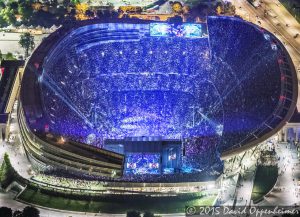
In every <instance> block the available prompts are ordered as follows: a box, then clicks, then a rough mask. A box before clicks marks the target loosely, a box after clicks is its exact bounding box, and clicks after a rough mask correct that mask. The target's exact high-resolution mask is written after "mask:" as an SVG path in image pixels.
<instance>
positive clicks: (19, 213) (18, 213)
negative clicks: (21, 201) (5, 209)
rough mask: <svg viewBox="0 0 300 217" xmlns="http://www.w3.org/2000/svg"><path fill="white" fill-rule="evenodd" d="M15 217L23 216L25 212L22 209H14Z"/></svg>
mask: <svg viewBox="0 0 300 217" xmlns="http://www.w3.org/2000/svg"><path fill="white" fill-rule="evenodd" d="M13 217H23V213H22V211H20V210H16V211H14V215H13Z"/></svg>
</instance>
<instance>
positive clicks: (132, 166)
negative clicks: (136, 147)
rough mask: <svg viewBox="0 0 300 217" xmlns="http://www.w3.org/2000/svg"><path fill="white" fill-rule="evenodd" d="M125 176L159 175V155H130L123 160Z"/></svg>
mask: <svg viewBox="0 0 300 217" xmlns="http://www.w3.org/2000/svg"><path fill="white" fill-rule="evenodd" d="M125 173H126V174H137V175H138V174H160V154H152V153H151V154H147V153H130V154H127V155H126V160H125Z"/></svg>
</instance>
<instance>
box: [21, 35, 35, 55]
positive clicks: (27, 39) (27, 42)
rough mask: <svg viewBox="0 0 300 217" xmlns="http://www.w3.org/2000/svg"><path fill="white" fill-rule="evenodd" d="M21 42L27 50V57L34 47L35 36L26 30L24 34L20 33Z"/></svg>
mask: <svg viewBox="0 0 300 217" xmlns="http://www.w3.org/2000/svg"><path fill="white" fill-rule="evenodd" d="M19 44H20V45H21V47H22V48H24V50H25V58H26V57H28V53H29V50H33V49H34V46H35V44H34V37H33V36H32V35H30V33H28V32H26V33H24V34H22V35H20V41H19Z"/></svg>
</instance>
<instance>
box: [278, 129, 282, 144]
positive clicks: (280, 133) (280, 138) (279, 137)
mask: <svg viewBox="0 0 300 217" xmlns="http://www.w3.org/2000/svg"><path fill="white" fill-rule="evenodd" d="M282 131H283V130H282V129H281V130H279V132H278V141H279V142H282Z"/></svg>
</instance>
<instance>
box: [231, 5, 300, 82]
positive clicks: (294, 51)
mask: <svg viewBox="0 0 300 217" xmlns="http://www.w3.org/2000/svg"><path fill="white" fill-rule="evenodd" d="M230 1H231V2H232V3H233V4H234V5H235V6H236V13H237V15H240V16H241V17H243V18H244V19H246V20H248V21H250V22H253V23H255V24H257V25H261V26H262V27H263V28H265V29H267V30H268V31H269V32H272V33H273V34H275V36H277V37H278V38H279V39H280V40H281V41H282V42H283V43H284V44H285V45H286V48H287V50H288V52H289V53H290V55H291V58H292V60H293V62H294V65H295V67H296V68H298V67H300V35H299V36H298V37H297V38H294V36H295V35H296V34H297V33H299V34H300V24H299V23H298V22H297V21H296V19H295V18H294V17H293V16H292V15H291V14H290V13H289V12H288V11H287V10H286V8H285V7H284V6H282V5H281V4H280V2H279V1H278V0H264V1H263V3H262V4H261V6H260V7H258V8H254V7H253V6H252V5H250V4H249V3H248V2H247V1H246V0H230ZM265 11H266V12H267V13H266V14H265ZM259 22H260V23H261V24H260V23H259ZM286 24H288V26H286ZM298 76H299V75H298Z"/></svg>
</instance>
